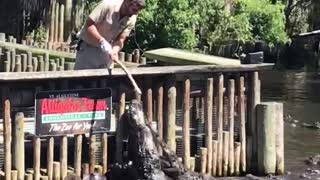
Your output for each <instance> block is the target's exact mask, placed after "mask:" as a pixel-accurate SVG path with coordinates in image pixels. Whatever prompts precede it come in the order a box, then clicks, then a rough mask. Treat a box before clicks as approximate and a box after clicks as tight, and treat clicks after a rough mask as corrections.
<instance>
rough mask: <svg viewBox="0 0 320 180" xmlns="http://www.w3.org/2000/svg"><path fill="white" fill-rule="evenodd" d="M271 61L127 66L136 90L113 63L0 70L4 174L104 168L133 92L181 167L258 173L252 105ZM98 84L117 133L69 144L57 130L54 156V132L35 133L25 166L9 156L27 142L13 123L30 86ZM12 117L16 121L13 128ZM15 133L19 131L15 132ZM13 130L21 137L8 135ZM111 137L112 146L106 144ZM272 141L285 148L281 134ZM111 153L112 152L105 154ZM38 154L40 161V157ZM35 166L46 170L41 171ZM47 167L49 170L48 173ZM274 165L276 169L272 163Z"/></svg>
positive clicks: (30, 97) (30, 100) (119, 141)
mask: <svg viewBox="0 0 320 180" xmlns="http://www.w3.org/2000/svg"><path fill="white" fill-rule="evenodd" d="M272 67H273V64H260V65H240V66H239V67H229V68H228V67H225V68H222V67H218V66H207V65H200V66H163V67H143V68H142V67H141V68H129V71H131V73H132V74H133V77H134V78H135V79H136V80H137V83H138V85H139V86H140V87H141V88H142V89H143V94H142V95H141V96H140V95H138V94H135V93H134V92H133V90H132V89H133V88H132V86H131V85H130V84H129V81H128V79H127V77H126V76H125V73H124V72H123V71H122V70H120V69H118V68H116V69H114V70H113V72H112V75H109V74H108V72H106V70H103V69H99V70H82V71H65V72H64V73H60V72H50V73H47V72H29V73H27V72H19V73H0V88H1V97H2V102H3V104H2V107H1V108H2V109H3V110H4V114H3V118H4V145H5V148H4V151H5V163H4V169H5V173H6V178H8V177H10V174H11V175H12V177H14V176H16V174H17V173H18V176H23V175H25V176H26V177H27V176H33V177H34V179H39V177H40V176H45V177H48V179H52V176H59V177H57V178H61V179H63V178H64V177H65V176H66V175H67V171H69V170H68V169H70V168H67V167H68V166H70V167H73V170H71V171H70V173H71V172H72V173H75V174H76V175H78V176H84V175H86V174H88V173H93V172H94V171H95V169H97V170H98V171H99V172H100V173H105V172H106V171H107V166H108V164H110V163H114V162H123V161H124V159H123V152H124V151H125V149H124V148H123V140H124V139H125V138H126V133H125V132H126V131H125V127H126V126H125V124H123V122H121V121H120V119H121V117H122V115H123V114H124V112H125V104H126V102H129V101H130V100H131V99H138V100H140V101H141V102H142V104H143V106H144V111H145V115H146V118H147V120H148V122H149V123H156V124H157V130H158V137H159V138H160V140H161V141H164V142H165V143H166V144H167V145H168V147H169V148H170V149H171V150H172V151H173V152H176V153H177V154H178V155H179V156H180V157H181V159H182V161H183V163H184V165H185V167H186V168H188V169H190V170H192V171H198V172H200V173H202V174H209V175H213V176H238V175H241V174H245V173H249V172H250V173H251V172H256V168H257V167H258V165H259V164H258V155H257V154H258V148H257V147H258V139H257V137H258V133H259V132H258V131H257V121H258V120H257V118H256V116H255V113H256V111H255V107H256V105H257V104H259V103H260V99H261V97H260V85H261V82H260V79H259V72H260V71H264V70H269V69H271V68H272ZM103 87H110V88H111V89H112V92H113V95H112V98H113V104H114V109H115V111H114V112H113V114H114V117H115V118H114V119H113V121H114V122H116V123H117V124H118V125H117V130H116V132H115V134H114V133H112V132H110V133H105V134H102V135H91V136H87V137H86V136H81V135H77V136H74V137H73V139H72V140H71V141H73V142H75V144H74V147H70V146H68V145H67V137H65V136H63V137H60V138H59V140H58V141H60V142H61V143H60V144H61V145H60V153H58V155H59V157H56V156H57V154H54V153H53V143H55V141H56V140H57V139H53V138H52V137H50V138H49V139H43V138H40V137H34V138H33V151H34V154H35V155H34V156H33V166H30V165H29V166H30V167H27V162H25V161H24V160H21V159H20V160H17V161H12V159H15V158H14V157H15V155H16V154H17V153H19V154H25V153H26V152H22V149H23V148H19V152H18V151H17V146H15V145H14V144H17V145H18V146H19V147H21V146H24V143H21V142H23V141H25V140H24V137H23V132H21V129H23V128H20V129H19V127H20V126H21V124H23V122H24V121H23V115H22V113H23V111H22V110H19V108H20V109H23V108H26V107H31V108H32V107H34V93H35V92H37V91H44V90H59V89H82V88H103ZM10 104H11V106H10ZM10 109H14V110H15V111H14V112H15V113H16V112H17V115H16V116H15V117H16V118H14V116H12V117H11V118H10ZM21 112H22V113H21ZM11 114H12V113H11ZM11 119H12V120H13V121H14V122H15V124H17V125H16V126H15V128H13V129H12V127H11V124H12V123H11ZM279 119H280V117H279ZM11 129H12V132H11ZM280 129H281V128H280ZM18 133H22V134H20V135H19V136H18V135H17V134H18ZM14 134H16V137H20V138H15V139H14V141H13V142H11V137H12V136H13V135H14ZM277 134H278V133H277ZM96 136H99V137H102V141H98V142H97V141H96ZM278 136H280V137H278ZM278 136H277V139H279V138H281V135H278ZM282 136H283V135H282ZM114 137H115V146H114V145H111V144H110V143H111V139H112V138H114ZM275 138H276V137H275ZM40 140H41V143H40ZM84 140H87V141H88V142H89V144H90V145H89V146H88V147H86V146H85V145H83V144H82V141H84ZM277 142H278V143H280V145H282V146H281V147H283V144H281V143H282V142H281V141H277ZM42 143H43V144H47V145H46V146H47V150H46V152H45V153H41V155H43V154H47V155H45V156H41V155H40V144H42ZM100 143H101V144H100ZM108 143H109V144H108ZM97 144H100V145H99V146H97ZM12 145H14V146H12ZM278 145H279V144H278ZM11 147H12V148H13V149H12V150H11V149H10V148H11ZM81 147H82V148H81ZM97 147H99V148H101V149H102V150H100V152H102V155H99V157H101V158H100V159H98V160H97V158H96V155H97V154H96V152H97ZM115 147H116V148H115ZM277 147H279V146H277ZM69 148H71V149H74V152H75V154H74V155H73V154H68V152H67V149H69ZM83 148H86V149H87V150H88V151H89V152H90V158H89V159H82V158H81V157H83V156H81V151H84V149H83ZM20 150H21V151H20ZM11 151H12V152H14V153H15V154H13V156H12V157H11V154H10V153H8V152H11ZM113 152H115V156H114V155H110V153H113ZM279 152H280V153H278V154H280V155H279V157H278V156H277V158H278V159H279V158H283V155H282V156H281V150H280V151H279ZM278 154H277V155H278ZM40 156H41V157H40ZM53 156H54V157H53ZM68 156H74V159H73V161H74V162H69V161H68V160H67V159H69V158H68ZM40 160H41V161H44V162H45V163H44V164H40V162H39V161H40ZM96 160H97V161H96ZM11 161H12V162H16V163H15V165H13V166H12V165H11V164H10V162H11ZM277 162H278V163H279V164H277V168H278V169H280V170H279V171H277V172H282V171H281V170H283V169H281V168H282V165H283V164H282V165H281V163H283V161H282V162H281V161H277ZM107 163H108V164H107ZM21 164H25V165H21ZM81 167H82V169H81ZM26 168H33V171H32V172H33V173H30V172H27V171H26ZM41 168H44V169H46V170H44V171H41ZM52 169H55V170H53V171H54V172H55V173H53V175H52V174H51V172H52ZM58 169H60V171H59V170H58ZM274 171H275V172H276V169H274ZM31 174H32V175H31ZM9 179H10V178H9Z"/></svg>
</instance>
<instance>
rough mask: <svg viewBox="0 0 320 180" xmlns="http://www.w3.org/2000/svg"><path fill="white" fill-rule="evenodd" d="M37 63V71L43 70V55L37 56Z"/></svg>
mask: <svg viewBox="0 0 320 180" xmlns="http://www.w3.org/2000/svg"><path fill="white" fill-rule="evenodd" d="M38 60H39V65H38V69H37V71H40V72H43V71H44V60H43V56H38Z"/></svg>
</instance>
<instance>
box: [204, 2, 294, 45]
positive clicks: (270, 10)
mask: <svg viewBox="0 0 320 180" xmlns="http://www.w3.org/2000/svg"><path fill="white" fill-rule="evenodd" d="M222 22H223V23H221V24H219V25H218V27H219V28H217V30H216V31H214V32H212V35H211V36H210V38H209V40H211V41H213V42H219V41H227V40H239V41H265V42H266V43H268V44H269V45H270V46H274V45H275V44H277V43H281V44H284V43H287V42H288V41H289V38H288V36H287V34H286V32H285V16H284V5H282V4H281V3H276V4H272V3H271V2H270V1H269V0H237V1H236V3H235V7H234V15H233V16H231V17H227V18H226V19H225V20H223V21H222Z"/></svg>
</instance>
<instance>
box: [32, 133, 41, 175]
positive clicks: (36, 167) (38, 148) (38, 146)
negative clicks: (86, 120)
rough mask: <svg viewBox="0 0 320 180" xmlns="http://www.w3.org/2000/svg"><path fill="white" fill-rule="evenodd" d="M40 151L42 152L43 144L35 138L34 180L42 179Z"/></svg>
mask: <svg viewBox="0 0 320 180" xmlns="http://www.w3.org/2000/svg"><path fill="white" fill-rule="evenodd" d="M40 151H41V144H40V138H39V137H34V138H33V170H34V174H33V178H34V180H39V179H40Z"/></svg>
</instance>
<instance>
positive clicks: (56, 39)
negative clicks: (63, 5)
mask: <svg viewBox="0 0 320 180" xmlns="http://www.w3.org/2000/svg"><path fill="white" fill-rule="evenodd" d="M58 36H59V3H58V2H56V3H55V19H54V42H58V40H59V37H58ZM54 49H55V48H54Z"/></svg>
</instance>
